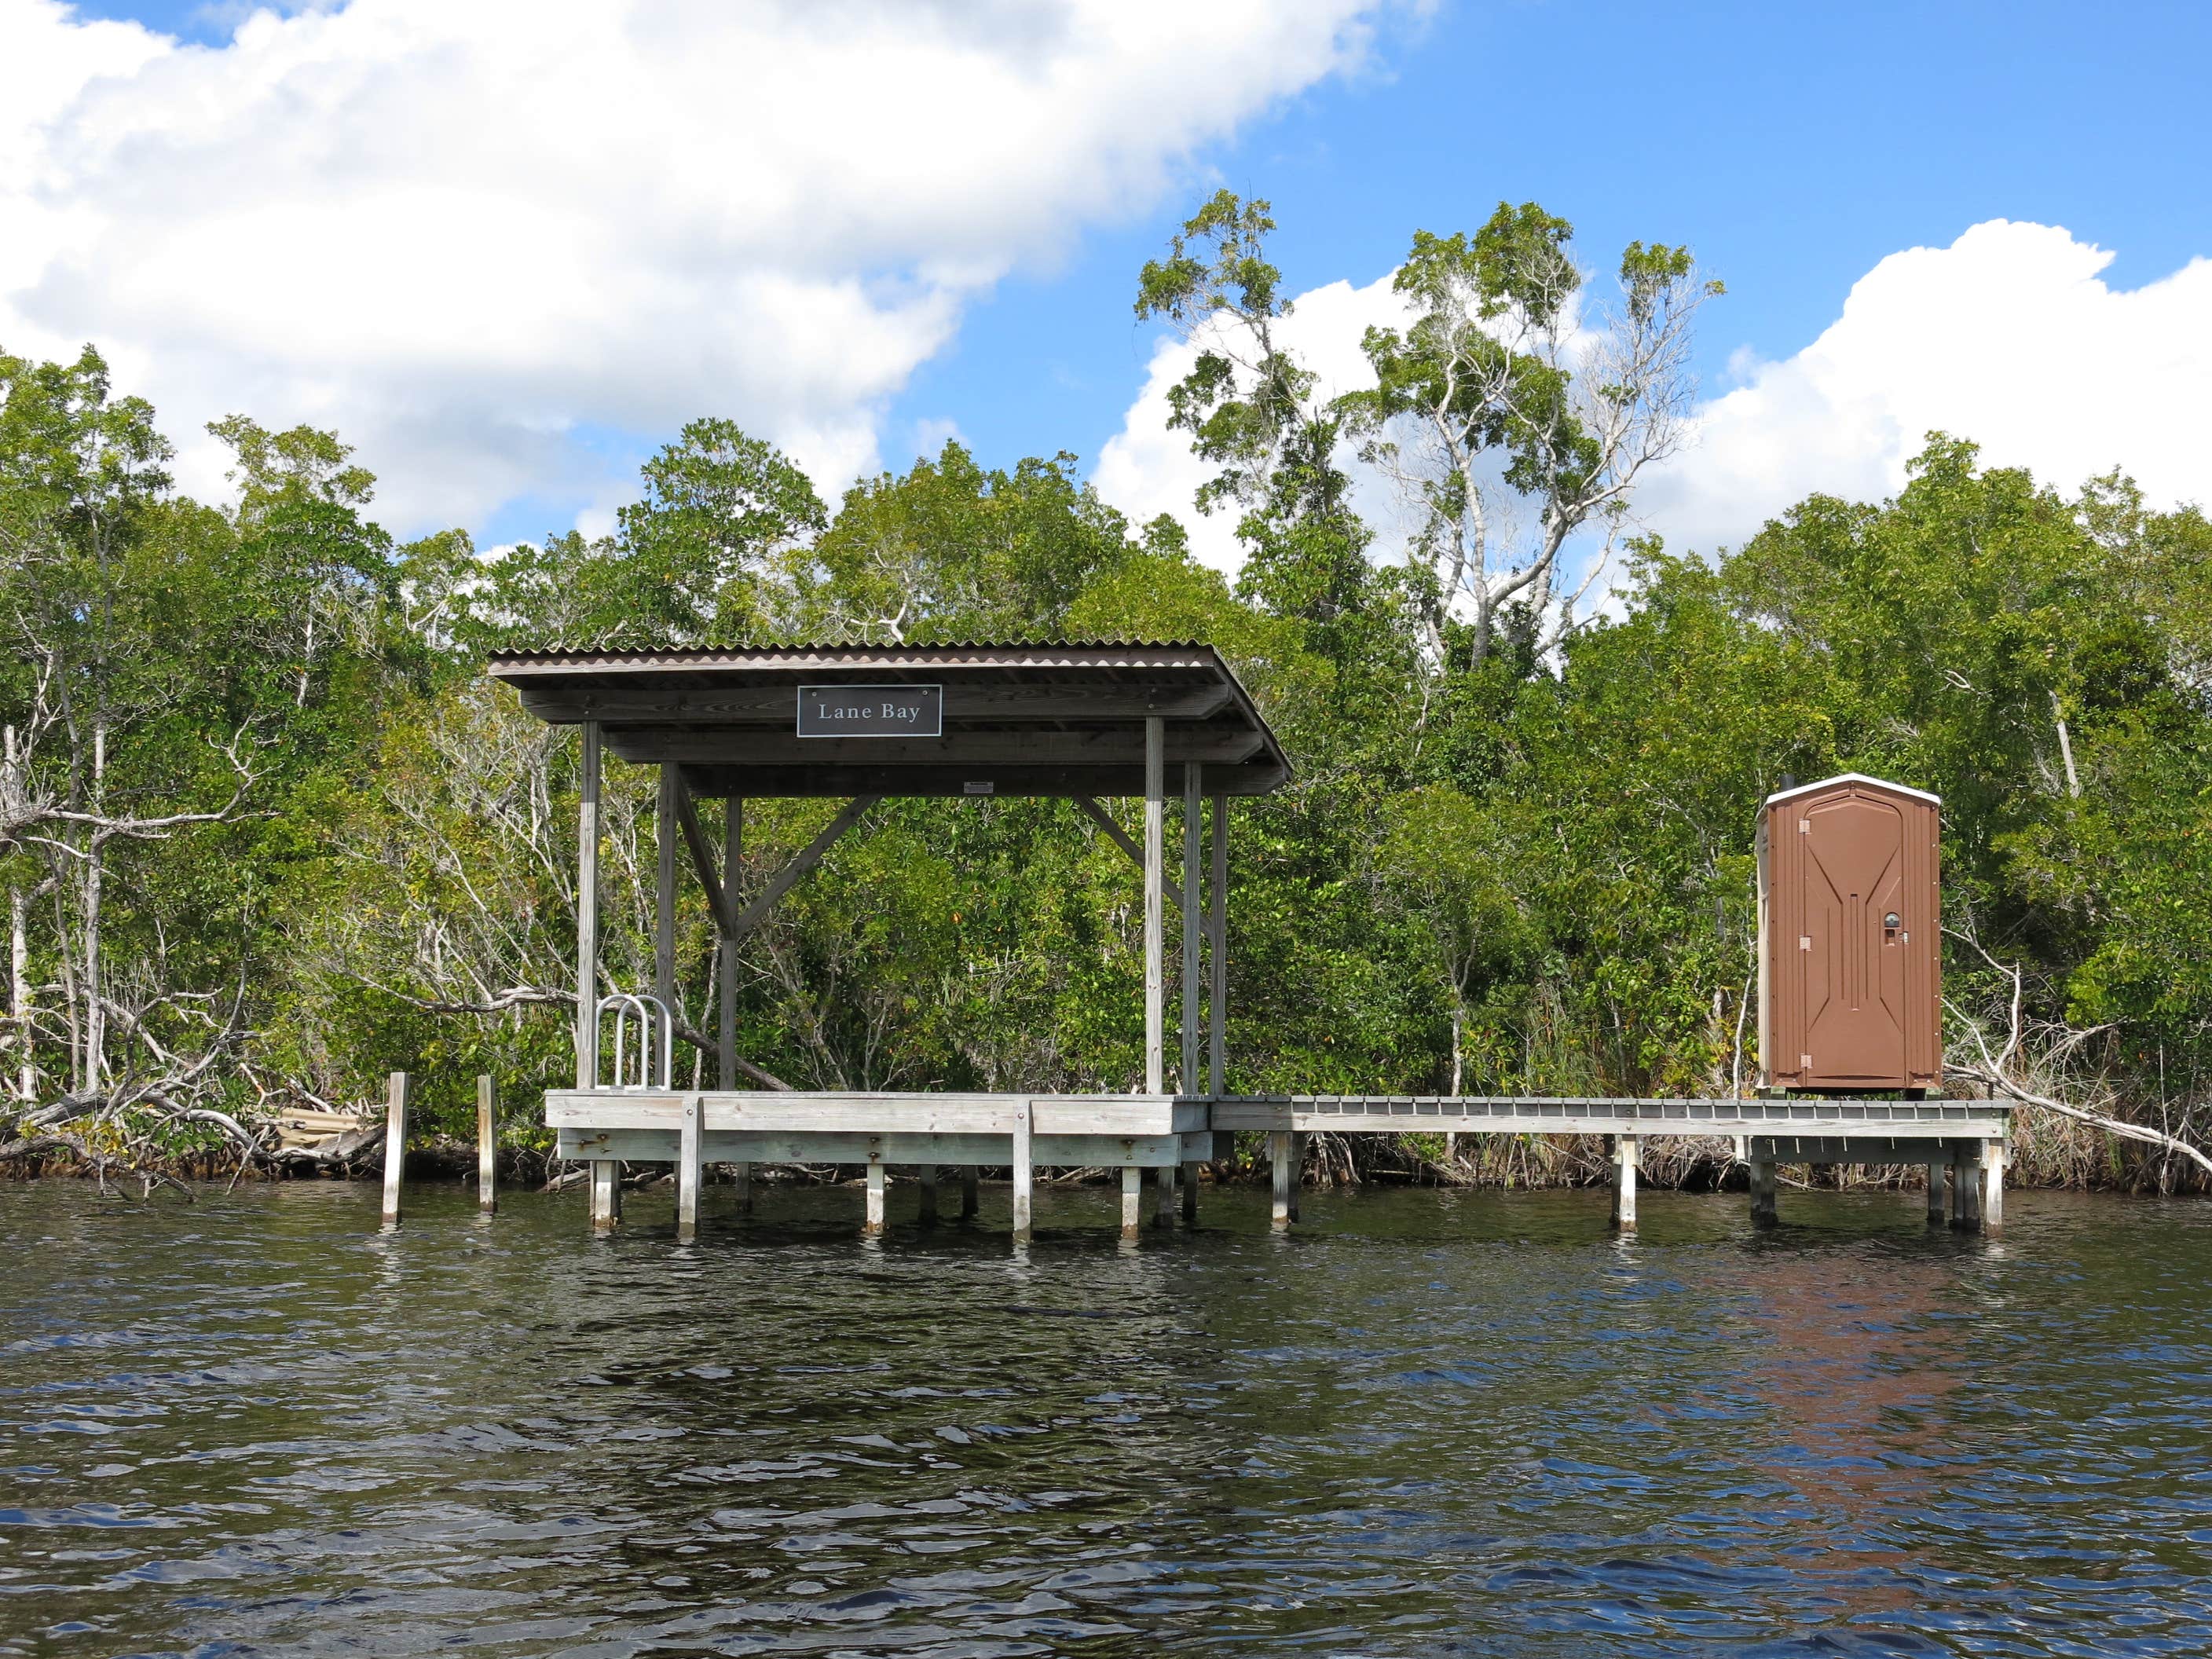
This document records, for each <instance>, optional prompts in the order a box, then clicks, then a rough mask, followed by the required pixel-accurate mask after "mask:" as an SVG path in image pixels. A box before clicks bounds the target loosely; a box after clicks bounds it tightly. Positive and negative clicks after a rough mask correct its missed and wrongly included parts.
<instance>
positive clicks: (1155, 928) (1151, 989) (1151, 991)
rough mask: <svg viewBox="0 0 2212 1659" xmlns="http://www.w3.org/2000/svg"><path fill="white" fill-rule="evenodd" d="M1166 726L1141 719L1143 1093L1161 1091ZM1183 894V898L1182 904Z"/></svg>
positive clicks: (1164, 1084)
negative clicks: (1143, 800) (1142, 775)
mask: <svg viewBox="0 0 2212 1659" xmlns="http://www.w3.org/2000/svg"><path fill="white" fill-rule="evenodd" d="M1166 751H1167V722H1166V721H1165V720H1162V719H1161V718H1160V717H1159V716H1158V714H1147V715H1146V717H1145V1092H1146V1094H1148V1095H1158V1094H1164V1093H1165V1092H1166V1091H1167V1076H1166V1073H1167V1053H1166V1048H1167V1031H1166V1026H1167V1009H1166V1007H1165V1006H1164V1005H1165V1002H1166V999H1167V987H1166V985H1165V983H1164V981H1165V977H1166V973H1165V963H1164V960H1163V957H1164V949H1165V941H1164V938H1163V937H1162V936H1163V934H1164V931H1165V921H1166V918H1165V917H1164V915H1162V914H1161V904H1162V892H1161V889H1162V885H1163V882H1164V878H1165V876H1166V874H1167V870H1166V864H1167V848H1166V844H1165V838H1166V831H1167V824H1166V816H1167V801H1166V799H1165V797H1166V791H1167V753H1166ZM1188 901H1189V896H1188V894H1186V895H1185V896H1184V902H1188Z"/></svg>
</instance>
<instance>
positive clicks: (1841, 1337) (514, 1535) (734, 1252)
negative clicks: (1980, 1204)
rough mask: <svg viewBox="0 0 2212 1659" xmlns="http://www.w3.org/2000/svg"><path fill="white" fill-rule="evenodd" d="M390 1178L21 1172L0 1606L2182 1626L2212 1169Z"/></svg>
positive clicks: (2001, 1649) (964, 1644) (142, 1626)
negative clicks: (1769, 1193) (493, 1212)
mask: <svg viewBox="0 0 2212 1659" xmlns="http://www.w3.org/2000/svg"><path fill="white" fill-rule="evenodd" d="M410 1196H411V1197H412V1198H413V1200H414V1208H413V1210H412V1212H410V1217H409V1220H408V1223H407V1225H406V1226H405V1227H404V1229H403V1230H402V1231H400V1232H398V1234H396V1235H392V1236H389V1237H384V1236H380V1235H379V1234H378V1233H377V1232H376V1231H375V1227H374V1222H375V1210H376V1201H377V1199H376V1194H375V1193H374V1190H371V1189H368V1188H345V1187H339V1186H315V1185H304V1184H301V1185H291V1186H284V1187H277V1188H256V1189H242V1190H240V1192H239V1193H237V1194H234V1195H232V1196H228V1197H225V1196H223V1195H222V1194H221V1193H220V1191H219V1190H216V1189H210V1190H207V1191H204V1193H203V1194H202V1196H201V1198H200V1200H199V1201H198V1202H197V1203H195V1204H192V1205H189V1206H186V1205H181V1204H179V1203H177V1202H176V1201H175V1200H174V1199H173V1198H167V1199H158V1198H157V1200H155V1202H154V1203H153V1204H152V1205H150V1206H125V1205H120V1204H115V1203H109V1202H103V1201H101V1200H100V1199H99V1198H98V1196H97V1195H96V1194H94V1191H93V1190H92V1188H90V1187H89V1186H88V1185H86V1184H82V1183H78V1182H44V1183H40V1184H37V1185H32V1186H22V1185H14V1184H0V1263H4V1264H5V1268H4V1273H5V1277H4V1279H0V1286H4V1288H0V1309H4V1310H5V1316H6V1326H5V1330H4V1334H0V1653H7V1654H37V1655H71V1656H76V1655H82V1656H94V1655H102V1656H104V1655H116V1654H127V1653H151V1652H160V1653H190V1654H203V1655H215V1654H248V1653H252V1654H292V1653H315V1654H324V1653H337V1652H344V1653H347V1654H360V1655H374V1654H407V1655H418V1654H426V1653H429V1652H431V1651H433V1650H438V1649H441V1648H447V1647H454V1648H459V1647H469V1648H474V1649H477V1650H487V1651H495V1652H500V1653H529V1654H535V1653H571V1654H589V1655H627V1654H641V1653H650V1654H656V1655H701V1654H742V1655H750V1654H812V1655H823V1656H853V1655H877V1654H884V1655H890V1654H896V1655H935V1656H950V1655H1000V1654H1006V1655H1012V1654H1068V1655H1105V1654H1113V1655H1121V1654H1130V1655H1137V1654H1158V1653H1219V1654H1230V1653H1235V1654H1255V1653H1256V1654H1271V1655H1273V1654H1282V1655H1305V1654H1312V1655H1322V1654H1328V1655H1343V1654H1358V1655H1429V1654H1479V1655H1562V1656H1567V1655H1576V1656H1578V1655H1592V1654H1602V1655H1635V1656H1644V1655H1662V1654H1664V1655H1676V1654H1680V1655H1691V1654H1697V1655H1704V1654H1712V1653H1729V1654H1759V1655H1765V1654H1775V1655H1785V1654H1787V1655H1795V1654H1805V1655H1814V1654H1819V1655H1846V1656H1849V1655H1860V1654H1891V1653H1898V1654H1966V1653H1972V1654H1992V1655H2015V1654H2023V1655H2024V1654H2037V1655H2042V1654H2066V1655H2087V1654H2095V1655H2100V1656H2103V1655H2152V1654H2176V1655H2180V1654H2186V1655H2191V1656H2201V1655H2203V1654H2205V1653H2207V1652H2212V1571H2208V1569H2212V1457H2208V1443H2212V1434H2209V1433H2208V1430H2212V1291H2208V1289H2207V1282H2208V1273H2207V1271H2206V1270H2207V1267H2208V1266H2212V1206H2203V1205H2201V1204H2192V1203H2187V1202H2170V1203H2160V1202H2157V1201H2146V1200H2122V1199H2085V1198H2080V1197H2074V1196H2067V1195H2062V1194H2033V1193H2019V1194H2012V1195H2010V1196H2009V1197H2008V1200H2007V1210H2008V1219H2009V1220H2010V1221H2011V1223H2012V1226H2011V1231H2009V1232H2008V1234H2007V1235H2006V1237H2004V1239H2003V1240H2002V1243H1997V1242H1985V1241H1982V1240H1978V1239H1964V1238H1955V1237H1952V1236H1950V1235H1949V1234H1948V1233H1942V1232H1937V1233H1934V1234H1930V1233H1929V1232H1928V1231H1926V1230H1925V1228H1924V1226H1923V1220H1922V1212H1921V1206H1920V1199H1919V1196H1918V1195H1917V1194H1881V1195H1870V1196H1864V1197H1845V1196H1838V1195H1835V1194H1796V1193H1785V1194H1784V1200H1783V1207H1784V1224H1785V1225H1784V1226H1783V1227H1782V1228H1781V1229H1779V1230H1778V1231H1776V1232H1775V1233H1773V1234H1771V1235H1768V1236H1759V1235H1756V1234H1754V1233H1753V1231H1751V1230H1750V1228H1749V1226H1748V1225H1747V1216H1746V1214H1745V1201H1744V1200H1743V1199H1742V1198H1741V1197H1740V1196H1735V1197H1726V1198H1719V1197H1691V1196H1682V1195H1676V1194H1666V1193H1648V1194H1645V1197H1644V1232H1643V1236H1642V1237H1641V1238H1640V1239H1639V1240H1638V1242H1637V1243H1634V1244H1632V1245H1616V1244H1615V1243H1613V1242H1611V1241H1610V1240H1609V1239H1608V1237H1607V1231H1606V1225H1605V1208H1604V1206H1605V1200H1604V1197H1603V1195H1602V1194H1595V1193H1577V1194H1499V1193H1474V1194H1453V1193H1437V1192H1433V1191H1419V1192H1401V1193H1392V1194H1383V1193H1375V1194H1360V1195H1356V1196H1340V1197H1329V1196H1326V1195H1316V1194H1308V1196H1307V1203H1306V1211H1307V1219H1306V1221H1305V1223H1304V1225H1303V1227H1302V1229H1301V1230H1300V1231H1298V1232H1297V1234H1296V1235H1295V1236H1294V1237H1290V1238H1288V1239H1277V1238H1274V1237H1270V1235H1269V1233H1268V1230H1267V1225H1266V1217H1265V1212H1264V1209H1263V1208H1262V1204H1263V1201H1264V1200H1262V1199H1261V1197H1260V1195H1258V1194H1248V1193H1243V1192H1238V1193H1231V1194H1211V1193H1209V1194H1208V1195H1207V1204H1206V1225H1205V1228H1204V1229H1203V1231H1200V1233H1198V1234H1197V1235H1195V1236H1192V1235H1185V1234H1182V1233H1176V1234H1170V1235H1165V1236H1161V1235H1154V1236H1153V1237H1150V1238H1148V1239H1147V1240H1146V1243H1144V1244H1143V1245H1142V1246H1141V1247H1138V1248H1127V1247H1122V1246H1121V1245H1119V1244H1118V1243H1116V1242H1115V1238H1114V1237H1113V1236H1112V1228H1111V1215H1110V1206H1112V1204H1113V1202H1114V1199H1113V1196H1112V1195H1111V1194H1105V1193H1103V1192H1097V1191H1080V1192H1074V1193H1062V1192H1049V1193H1046V1194H1042V1196H1041V1200H1040V1218H1041V1220H1042V1223H1043V1229H1044V1230H1043V1231H1042V1233H1041V1234H1040V1236H1039V1237H1038V1238H1037V1240H1036V1243H1034V1245H1033V1246H1032V1247H1031V1248H1030V1249H1029V1250H1028V1251H1027V1252H1026V1254H1025V1255H1018V1254H1017V1253H1016V1252H1015V1251H1013V1250H1012V1248H1011V1247H1010V1244H1009V1243H1008V1240H1007V1238H1006V1234H1005V1231H1004V1225H1005V1223H1004V1212H1005V1200H1004V1189H1003V1188H1001V1189H999V1192H998V1193H997V1194H995V1195H994V1193H993V1192H992V1189H990V1188H986V1190H985V1216H984V1218H983V1225H982V1226H981V1228H980V1229H976V1230H973V1231H971V1230H967V1229H963V1228H961V1227H958V1226H955V1225H947V1226H944V1227H940V1228H939V1229H937V1230H935V1231H933V1232H923V1231H920V1230H918V1229H915V1228H912V1227H908V1228H903V1229H899V1230H895V1231H894V1233H893V1236H892V1237H891V1238H890V1240H889V1241H888V1242H887V1243H885V1244H884V1245H883V1246H882V1247H881V1248H876V1247H871V1246H864V1245H862V1244H861V1243H860V1242H859V1241H858V1240H857V1238H856V1237H854V1234H855V1232H856V1231H857V1222H858V1206H859V1199H858V1195H857V1194H854V1193H853V1192H851V1191H834V1192H823V1191H811V1192H800V1193H788V1194H786V1193H770V1194H766V1195H765V1196H764V1197H763V1205H762V1212H761V1214H760V1216H759V1217H758V1218H756V1219H755V1220H754V1221H752V1222H750V1223H746V1224H740V1223H738V1222H736V1221H735V1220H733V1219H732V1218H729V1217H728V1216H727V1215H726V1213H724V1211H723V1208H722V1207H721V1206H726V1205H727V1204H728V1201H729V1198H730V1194H728V1192H727V1191H726V1190H720V1191H718V1190H714V1189H710V1190H709V1193H708V1206H707V1207H708V1225H709V1228H710V1231H709V1233H708V1236H707V1237H705V1238H703V1239H702V1243H700V1245H699V1246H698V1247H696V1248H695V1249H677V1248H676V1247H675V1246H674V1244H673V1243H672V1227H671V1217H670V1214H669V1206H668V1203H667V1201H666V1200H665V1199H663V1200H659V1202H658V1203H656V1202H655V1201H654V1200H653V1199H652V1198H647V1199H645V1200H633V1203H632V1210H631V1218H632V1221H633V1224H634V1225H633V1228H632V1230H631V1231H629V1232H628V1233H626V1234H625V1235H624V1236H623V1237H621V1238H619V1239H617V1241H615V1242H613V1243H604V1244H603V1243H592V1241H591V1240H589V1239H588V1238H587V1237H585V1235H584V1218H583V1200H582V1199H581V1197H580V1196H579V1195H576V1194H568V1195H566V1196H562V1197H559V1198H539V1197H537V1196H534V1195H527V1194H525V1195H519V1196H516V1197H513V1198H511V1199H510V1200H508V1205H507V1209H506V1210H505V1211H504V1212H502V1213H501V1215H500V1216H499V1217H498V1218H496V1219H495V1220H494V1221H492V1222H490V1223H489V1224H486V1223H483V1222H481V1221H480V1220H479V1219H478V1218H477V1216H476V1214H475V1212H474V1208H473V1203H472V1200H471V1198H470V1197H469V1195H468V1194H465V1193H463V1192H459V1191H454V1190H436V1189H431V1190H426V1191H422V1192H419V1193H415V1194H410ZM994 1198H995V1209H994ZM893 1204H894V1214H898V1213H901V1212H902V1205H903V1206H907V1207H908V1209H910V1205H911V1199H910V1197H908V1196H907V1195H906V1194H901V1193H898V1192H896V1191H895V1192H894V1194H893Z"/></svg>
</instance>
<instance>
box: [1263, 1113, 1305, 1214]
mask: <svg viewBox="0 0 2212 1659" xmlns="http://www.w3.org/2000/svg"><path fill="white" fill-rule="evenodd" d="M1291 1139H1292V1137H1291V1132H1290V1131H1289V1130H1288V1129H1270V1130H1268V1131H1267V1158H1268V1161H1269V1164H1271V1166H1272V1172H1273V1176H1274V1203H1273V1207H1272V1209H1271V1211H1270V1214H1269V1219H1271V1220H1272V1221H1273V1223H1274V1224H1275V1225H1277V1226H1278V1227H1287V1226H1289V1225H1291V1208H1292V1204H1293V1201H1294V1200H1295V1199H1296V1197H1297V1190H1298V1172H1297V1170H1295V1169H1293V1168H1292V1167H1291Z"/></svg>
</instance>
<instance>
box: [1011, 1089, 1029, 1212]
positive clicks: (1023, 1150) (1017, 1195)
mask: <svg viewBox="0 0 2212 1659" xmlns="http://www.w3.org/2000/svg"><path fill="white" fill-rule="evenodd" d="M1033 1106H1034V1103H1033V1102H1030V1101H1027V1100H1024V1101H1022V1102H1020V1103H1018V1104H1017V1105H1016V1107H1015V1108H1014V1167H1013V1177H1014V1237H1015V1239H1016V1240H1017V1241H1019V1240H1023V1239H1026V1238H1027V1237H1029V1236H1030V1176H1031V1175H1032V1174H1033V1173H1034V1172H1033V1171H1032V1170H1031V1169H1030V1112H1031V1109H1032V1108H1033Z"/></svg>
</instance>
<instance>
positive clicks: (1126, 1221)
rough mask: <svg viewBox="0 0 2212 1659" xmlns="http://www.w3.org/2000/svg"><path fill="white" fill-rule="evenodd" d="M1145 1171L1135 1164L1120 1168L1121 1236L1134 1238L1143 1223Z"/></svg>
mask: <svg viewBox="0 0 2212 1659" xmlns="http://www.w3.org/2000/svg"><path fill="white" fill-rule="evenodd" d="M1144 1212H1145V1172H1144V1171H1143V1170H1140V1169H1139V1168H1138V1167H1137V1166H1136V1165H1135V1164H1128V1165H1126V1166H1125V1167H1124V1168H1123V1169H1122V1170H1121V1237H1124V1238H1134V1237H1136V1236H1137V1230H1138V1229H1139V1227H1140V1226H1141V1225H1143V1223H1144Z"/></svg>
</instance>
